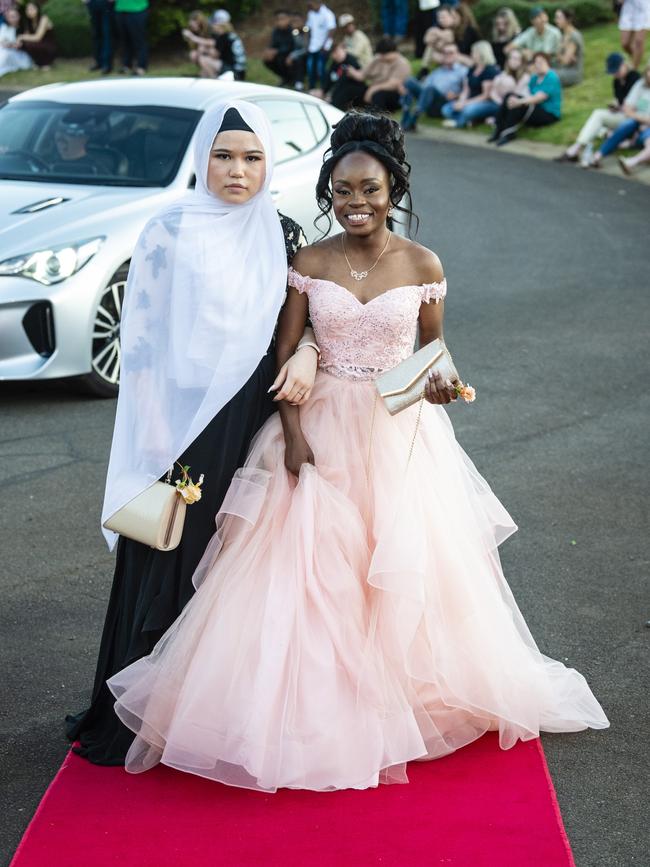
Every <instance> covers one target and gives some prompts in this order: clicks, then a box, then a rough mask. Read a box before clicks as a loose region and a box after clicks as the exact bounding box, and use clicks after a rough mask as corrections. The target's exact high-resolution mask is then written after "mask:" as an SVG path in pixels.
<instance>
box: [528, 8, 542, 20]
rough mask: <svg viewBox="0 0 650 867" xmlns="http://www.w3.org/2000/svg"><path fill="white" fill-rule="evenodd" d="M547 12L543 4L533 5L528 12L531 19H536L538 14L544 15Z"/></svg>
mask: <svg viewBox="0 0 650 867" xmlns="http://www.w3.org/2000/svg"><path fill="white" fill-rule="evenodd" d="M545 12H546V9H544V7H543V6H532V7H531V9H530V12H529V13H528V17H529V18H530V20H531V21H534V20H535V19H536V18H537V16H538V15H543V14H544V13H545Z"/></svg>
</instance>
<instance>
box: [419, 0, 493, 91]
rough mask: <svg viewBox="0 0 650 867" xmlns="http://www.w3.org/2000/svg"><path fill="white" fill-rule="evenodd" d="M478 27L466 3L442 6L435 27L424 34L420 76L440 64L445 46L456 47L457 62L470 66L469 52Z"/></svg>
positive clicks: (476, 38)
mask: <svg viewBox="0 0 650 867" xmlns="http://www.w3.org/2000/svg"><path fill="white" fill-rule="evenodd" d="M479 38H480V37H479V32H478V25H477V23H476V19H475V18H474V14H473V13H472V10H471V9H470V8H469V6H468V5H467V4H466V3H459V4H458V5H457V6H452V5H450V4H443V5H442V6H440V8H439V9H438V15H437V25H436V26H435V27H430V28H429V29H428V30H427V32H426V33H425V34H424V42H425V45H426V47H425V49H424V54H423V56H422V70H421V74H422V75H424V74H426V73H427V72H428V71H429V70H430V69H431V68H432V67H434V66H436V65H437V64H439V63H442V60H443V52H444V49H445V46H446V45H451V44H452V43H453V44H454V45H455V46H456V50H457V53H458V62H459V63H464V64H465V66H471V65H472V59H471V56H470V51H471V48H472V45H473V44H474V43H475V42H478V40H479Z"/></svg>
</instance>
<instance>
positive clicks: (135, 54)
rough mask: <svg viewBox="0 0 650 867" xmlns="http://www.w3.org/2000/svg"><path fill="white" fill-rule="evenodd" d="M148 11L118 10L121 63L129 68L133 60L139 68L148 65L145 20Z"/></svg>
mask: <svg viewBox="0 0 650 867" xmlns="http://www.w3.org/2000/svg"><path fill="white" fill-rule="evenodd" d="M148 18H149V12H148V10H147V9H145V10H144V11H143V12H118V13H117V23H118V26H119V28H120V39H121V41H122V65H123V66H126V67H127V68H128V69H131V67H132V66H133V61H134V60H135V62H136V65H137V66H138V67H139V68H140V69H146V68H147V66H148V65H149V45H148V43H147V21H148Z"/></svg>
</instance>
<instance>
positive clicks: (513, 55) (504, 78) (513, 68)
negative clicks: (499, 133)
mask: <svg viewBox="0 0 650 867" xmlns="http://www.w3.org/2000/svg"><path fill="white" fill-rule="evenodd" d="M529 83H530V73H529V72H528V67H527V65H526V64H525V63H524V56H523V54H522V53H521V51H520V50H519V49H518V48H513V49H511V50H510V51H509V52H508V54H507V55H506V62H505V67H504V69H503V71H502V72H500V73H499V74H498V75H497V76H496V78H494V79H493V80H492V81H491V82H490V89H489V91H488V100H489V102H491V103H492V104H493V105H494V113H493V115H492V117H494V116H495V115H496V113H497V112H498V110H499V108H500V106H501V105H503V100H504V99H505V98H506V96H508V94H511V93H514V95H515V96H522V97H523V96H530V91H529V90H528V85H529ZM487 116H488V117H489V116H490V115H487Z"/></svg>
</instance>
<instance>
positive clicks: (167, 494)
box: [104, 482, 187, 551]
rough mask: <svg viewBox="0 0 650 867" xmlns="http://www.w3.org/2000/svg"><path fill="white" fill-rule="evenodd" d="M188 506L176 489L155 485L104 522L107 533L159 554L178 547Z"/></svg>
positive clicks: (162, 484)
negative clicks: (154, 550)
mask: <svg viewBox="0 0 650 867" xmlns="http://www.w3.org/2000/svg"><path fill="white" fill-rule="evenodd" d="M186 509H187V503H186V502H185V500H184V499H183V497H182V496H181V494H179V492H178V490H177V489H176V487H175V486H174V485H171V484H168V483H167V482H154V484H153V485H151V487H150V488H147V489H146V491H143V492H142V493H141V494H138V496H137V497H134V499H132V500H131V502H130V503H127V504H126V506H122V508H121V509H120V510H119V511H118V512H116V513H115V514H114V515H113V516H112V517H110V518H109V519H108V520H107V521H105V522H104V527H105V528H106V529H107V530H112V531H113V532H114V533H119V535H120V536H126V538H127V539H133V540H134V541H135V542H141V543H142V544H143V545H149V547H150V548H156V549H157V550H158V551H172V550H173V549H174V548H177V547H178V544H179V542H180V541H181V536H182V534H183V524H184V523H185V511H186Z"/></svg>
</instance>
